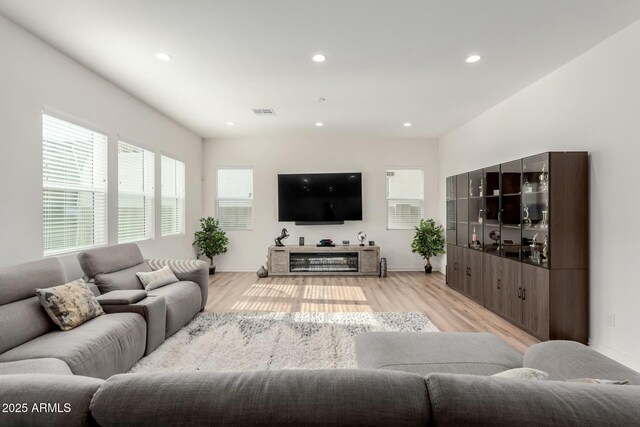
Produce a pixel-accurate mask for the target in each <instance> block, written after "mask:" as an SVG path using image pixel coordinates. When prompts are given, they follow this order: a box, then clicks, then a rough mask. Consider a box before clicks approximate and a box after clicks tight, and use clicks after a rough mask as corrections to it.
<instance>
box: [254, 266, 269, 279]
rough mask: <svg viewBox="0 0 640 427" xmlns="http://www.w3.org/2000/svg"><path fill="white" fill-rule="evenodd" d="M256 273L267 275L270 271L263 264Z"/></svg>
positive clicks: (262, 275) (260, 275)
mask: <svg viewBox="0 0 640 427" xmlns="http://www.w3.org/2000/svg"><path fill="white" fill-rule="evenodd" d="M256 275H257V276H258V277H267V276H268V275H269V272H268V271H267V269H266V268H264V265H261V266H260V268H259V269H258V271H256Z"/></svg>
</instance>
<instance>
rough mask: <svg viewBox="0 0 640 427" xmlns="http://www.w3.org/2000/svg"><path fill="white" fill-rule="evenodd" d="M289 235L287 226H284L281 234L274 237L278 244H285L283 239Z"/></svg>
mask: <svg viewBox="0 0 640 427" xmlns="http://www.w3.org/2000/svg"><path fill="white" fill-rule="evenodd" d="M287 237H289V232H288V231H287V229H286V228H283V229H282V232H281V233H280V235H279V236H278V237H276V238H275V239H273V241H274V242H276V246H284V244H283V243H282V241H283V240H284V239H286V238H287Z"/></svg>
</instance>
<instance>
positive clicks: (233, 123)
mask: <svg viewBox="0 0 640 427" xmlns="http://www.w3.org/2000/svg"><path fill="white" fill-rule="evenodd" d="M235 125H236V122H227V126H235Z"/></svg>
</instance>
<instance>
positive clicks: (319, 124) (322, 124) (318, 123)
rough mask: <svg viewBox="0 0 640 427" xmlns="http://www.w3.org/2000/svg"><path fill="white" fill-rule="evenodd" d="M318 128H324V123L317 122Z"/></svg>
mask: <svg viewBox="0 0 640 427" xmlns="http://www.w3.org/2000/svg"><path fill="white" fill-rule="evenodd" d="M316 126H318V127H319V128H321V127H322V126H324V123H322V122H316Z"/></svg>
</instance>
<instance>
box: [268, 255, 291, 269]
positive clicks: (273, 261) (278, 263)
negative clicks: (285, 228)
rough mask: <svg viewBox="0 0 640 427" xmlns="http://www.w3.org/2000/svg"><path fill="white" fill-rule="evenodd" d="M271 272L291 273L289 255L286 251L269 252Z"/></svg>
mask: <svg viewBox="0 0 640 427" xmlns="http://www.w3.org/2000/svg"><path fill="white" fill-rule="evenodd" d="M269 272H271V273H288V272H289V253H288V252H287V251H286V250H284V249H273V250H272V251H271V252H269Z"/></svg>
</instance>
